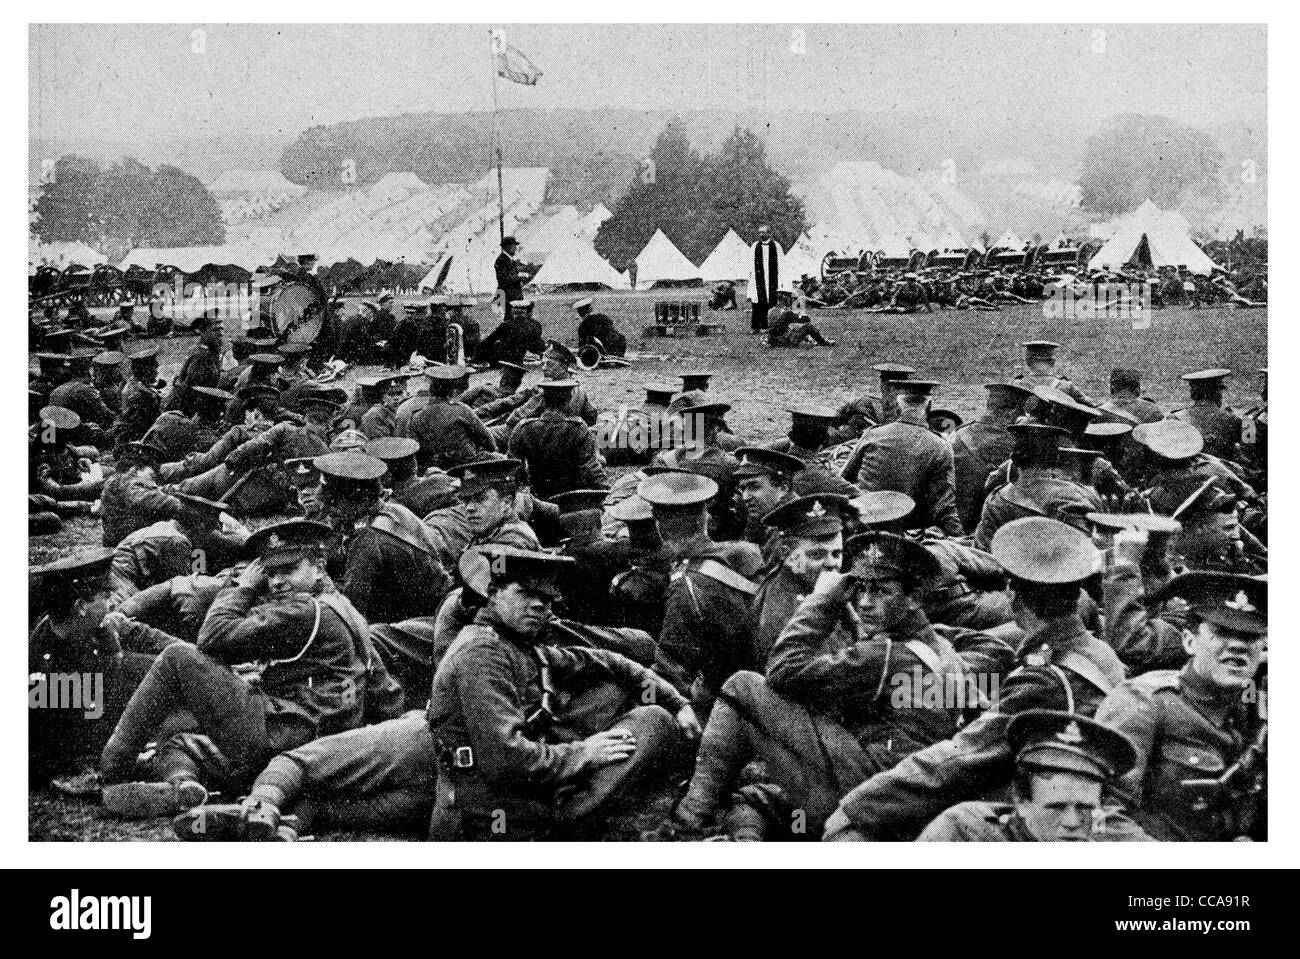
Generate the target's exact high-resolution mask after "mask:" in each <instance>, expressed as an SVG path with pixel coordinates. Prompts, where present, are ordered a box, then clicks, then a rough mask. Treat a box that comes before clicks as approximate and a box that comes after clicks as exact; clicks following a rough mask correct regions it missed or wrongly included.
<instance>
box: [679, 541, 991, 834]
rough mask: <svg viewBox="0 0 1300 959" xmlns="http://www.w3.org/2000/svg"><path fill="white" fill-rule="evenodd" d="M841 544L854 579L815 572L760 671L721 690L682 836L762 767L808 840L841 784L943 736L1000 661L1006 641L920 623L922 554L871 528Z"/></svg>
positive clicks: (926, 557) (687, 800)
mask: <svg viewBox="0 0 1300 959" xmlns="http://www.w3.org/2000/svg"><path fill="white" fill-rule="evenodd" d="M847 546H848V551H849V562H850V564H851V565H850V570H851V571H850V572H849V573H840V572H838V571H833V572H832V571H823V572H822V573H821V574H820V575H819V577H818V580H817V584H816V586H815V588H814V589H813V591H812V593H811V595H809V596H808V597H807V598H806V599H805V600H804V601H803V602H802V603H801V604H800V605H799V607H798V610H797V611H796V612H795V614H794V616H793V618H792V619H791V620H790V621H789V622H788V623H787V624H786V626H785V628H784V629H783V630H782V631H781V633H780V637H779V638H778V640H777V642H776V645H775V646H774V647H773V649H772V651H771V654H770V655H769V657H768V661H767V671H766V676H765V677H764V676H762V675H759V674H757V673H753V672H739V673H736V674H735V675H733V676H732V677H731V678H730V679H728V680H727V682H726V683H725V684H724V685H723V687H722V691H721V693H720V694H719V696H718V702H717V704H716V705H715V707H714V709H713V712H712V714H711V715H710V717H709V722H708V726H707V727H706V729H705V733H704V739H703V741H702V742H701V745H700V753H699V756H698V758H697V760H696V765H695V775H694V776H693V777H692V778H691V785H690V788H689V789H688V790H687V793H686V796H685V797H684V798H683V799H682V801H681V803H679V804H678V807H677V809H676V811H675V812H674V820H675V822H676V823H678V824H680V825H681V826H683V827H685V829H686V830H687V831H688V832H695V831H701V830H704V829H706V828H708V827H709V826H711V825H712V824H714V823H715V822H716V821H717V816H718V814H719V813H720V812H721V811H722V810H723V808H724V807H725V805H726V804H727V803H728V802H729V801H730V796H731V794H732V790H733V789H734V788H735V787H736V785H737V777H738V774H739V772H740V770H741V768H742V767H743V766H744V765H745V764H746V763H748V762H750V761H752V760H754V759H758V760H760V761H762V762H763V763H765V765H766V767H767V775H768V776H769V777H770V779H771V782H772V783H773V784H774V785H775V786H776V787H777V789H778V790H779V793H778V795H779V797H780V798H779V800H777V801H776V806H777V808H778V809H780V810H781V811H782V813H783V815H780V816H779V821H781V823H782V825H783V826H785V827H787V829H788V831H789V832H790V834H792V835H793V837H794V838H808V836H809V835H811V836H812V838H814V839H816V838H818V837H819V836H820V835H821V829H822V825H823V824H824V823H825V822H826V818H827V817H828V816H829V815H830V814H831V813H832V812H833V811H834V809H835V805H836V803H837V802H838V801H839V798H840V796H842V795H843V794H844V792H845V790H846V789H849V788H852V787H851V786H850V785H849V784H850V783H853V782H855V781H856V782H861V781H862V780H863V779H864V778H867V777H869V776H871V775H872V774H873V773H876V772H879V771H881V770H885V769H889V768H891V767H892V766H893V765H894V764H896V763H897V762H899V760H901V759H903V758H904V757H906V756H907V755H908V754H910V753H912V752H914V751H915V750H917V749H920V748H922V747H924V746H926V745H929V744H931V743H935V742H939V741H942V740H944V739H946V738H947V737H948V736H951V735H952V734H953V733H954V732H956V731H957V730H958V729H959V728H960V727H961V726H962V725H963V724H964V723H965V721H966V719H967V718H968V717H971V716H976V715H978V714H979V713H980V711H981V710H982V709H983V708H984V707H985V706H986V705H987V703H988V700H987V697H988V694H989V692H990V691H991V688H992V685H993V683H994V682H997V680H996V679H994V677H1000V676H1001V675H1002V674H1003V673H1004V672H1005V671H1006V669H1007V668H1008V667H1009V666H1010V664H1011V662H1012V660H1013V654H1012V650H1011V647H1010V646H1009V645H1008V644H1006V643H1005V642H1003V641H1001V640H999V639H996V638H994V637H992V636H987V635H984V634H981V633H972V632H970V631H965V630H962V631H956V630H945V631H943V632H940V631H939V630H936V629H935V628H934V627H932V626H931V625H930V623H929V621H928V620H927V619H926V617H925V613H924V611H923V610H922V609H921V606H920V602H919V600H918V598H917V591H918V588H919V585H920V582H921V580H922V579H923V578H924V577H925V576H927V575H929V574H930V573H931V572H932V571H933V570H934V568H935V560H934V557H932V556H931V555H930V554H929V552H927V551H926V550H925V548H924V547H922V546H920V545H919V544H917V543H914V542H912V541H911V540H909V539H906V538H904V537H901V536H895V535H892V534H890V533H876V532H871V533H862V534H860V535H858V536H855V537H853V538H852V539H850V541H849V543H848V544H847ZM954 644H955V645H954ZM958 646H960V647H961V651H959V650H958V648H957V647H958ZM936 692H937V693H938V694H937V695H936Z"/></svg>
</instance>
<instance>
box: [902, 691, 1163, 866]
mask: <svg viewBox="0 0 1300 959" xmlns="http://www.w3.org/2000/svg"><path fill="white" fill-rule="evenodd" d="M1007 747H1008V749H1009V750H1010V752H1011V753H1012V755H1014V756H1015V757H1016V775H1015V779H1014V781H1013V782H1012V784H1011V799H1012V801H1011V802H1010V803H991V802H978V801H972V802H964V803H958V804H957V805H956V806H953V807H952V808H950V809H946V810H944V811H943V812H942V813H940V814H939V816H938V817H937V818H936V819H935V820H934V822H932V823H930V825H928V826H926V827H925V829H924V830H922V832H921V835H919V836H917V837H916V841H917V842H1105V841H1107V840H1109V839H1116V840H1118V841H1120V842H1150V841H1153V840H1151V838H1150V837H1149V836H1146V835H1144V834H1141V833H1134V832H1132V831H1127V830H1126V831H1123V832H1118V833H1116V832H1111V831H1108V830H1107V829H1106V828H1105V823H1106V817H1107V809H1106V807H1105V806H1103V804H1102V801H1103V799H1102V794H1103V792H1104V791H1105V788H1106V787H1107V786H1109V785H1113V784H1114V783H1115V782H1116V780H1117V779H1118V778H1119V777H1121V776H1123V775H1124V774H1125V773H1127V772H1128V771H1129V770H1130V769H1132V768H1133V762H1134V759H1135V754H1134V749H1133V743H1132V742H1130V741H1129V739H1128V737H1127V736H1125V735H1124V734H1123V733H1120V732H1116V731H1115V730H1114V729H1112V728H1111V727H1109V726H1104V725H1102V724H1101V723H1099V722H1095V721H1093V720H1091V719H1085V718H1084V717H1082V716H1077V715H1075V714H1074V713H1060V712H1053V711H1052V710H1048V709H1030V710H1026V711H1025V712H1023V713H1020V714H1018V715H1017V716H1016V718H1015V719H1013V720H1011V722H1010V723H1009V724H1008V725H1007Z"/></svg>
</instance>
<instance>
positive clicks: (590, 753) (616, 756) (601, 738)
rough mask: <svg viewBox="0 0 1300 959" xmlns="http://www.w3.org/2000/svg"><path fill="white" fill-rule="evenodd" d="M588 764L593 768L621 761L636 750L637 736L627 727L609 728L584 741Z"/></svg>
mask: <svg viewBox="0 0 1300 959" xmlns="http://www.w3.org/2000/svg"><path fill="white" fill-rule="evenodd" d="M582 745H583V749H584V751H585V752H586V754H587V755H586V759H587V765H588V766H590V767H591V768H593V769H600V768H601V767H602V766H612V765H613V764H614V763H620V762H622V761H623V760H625V759H627V758H628V757H629V756H631V755H632V754H633V753H634V752H636V737H634V736H633V735H632V734H631V733H630V732H628V731H627V730H626V729H609V730H606V731H605V732H600V733H596V735H594V736H588V737H587V738H586V739H584V740H583V741H582Z"/></svg>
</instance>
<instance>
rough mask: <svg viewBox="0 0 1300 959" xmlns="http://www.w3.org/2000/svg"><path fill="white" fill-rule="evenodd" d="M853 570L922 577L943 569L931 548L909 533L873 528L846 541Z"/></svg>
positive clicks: (867, 575) (860, 574)
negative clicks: (895, 532)
mask: <svg viewBox="0 0 1300 959" xmlns="http://www.w3.org/2000/svg"><path fill="white" fill-rule="evenodd" d="M844 553H845V559H846V561H847V565H848V566H849V569H850V572H851V573H852V574H853V575H854V576H855V577H856V578H858V579H864V580H875V579H906V580H919V579H925V578H927V577H929V576H934V575H936V574H938V573H939V572H940V569H941V567H940V565H939V561H938V560H937V559H935V557H934V554H932V553H931V552H930V551H929V550H928V549H926V548H925V547H924V546H922V545H921V544H920V543H918V542H916V541H915V540H912V539H908V538H907V537H906V536H896V535H895V534H893V533H882V532H880V531H879V530H872V531H871V532H869V533H858V534H857V535H856V536H850V537H849V538H848V540H847V541H846V542H845V543H844Z"/></svg>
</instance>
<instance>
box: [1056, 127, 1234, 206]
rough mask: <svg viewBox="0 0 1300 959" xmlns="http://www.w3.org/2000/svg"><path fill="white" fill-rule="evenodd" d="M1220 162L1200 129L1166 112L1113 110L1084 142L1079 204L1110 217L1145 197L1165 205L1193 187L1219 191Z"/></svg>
mask: <svg viewBox="0 0 1300 959" xmlns="http://www.w3.org/2000/svg"><path fill="white" fill-rule="evenodd" d="M1222 164H1223V153H1222V151H1221V150H1220V149H1219V147H1218V146H1217V145H1216V144H1215V143H1214V141H1213V140H1212V139H1210V137H1209V136H1208V135H1206V134H1205V133H1202V132H1201V131H1200V130H1197V129H1195V128H1193V127H1189V126H1187V125H1186V124H1183V123H1179V122H1178V121H1177V120H1171V119H1169V118H1168V117H1159V116H1147V115H1145V114H1139V113H1123V114H1118V115H1116V116H1113V117H1111V118H1109V119H1108V120H1107V121H1106V122H1105V123H1104V124H1103V126H1102V128H1101V129H1100V130H1098V131H1097V132H1096V133H1094V134H1093V135H1092V136H1090V137H1088V140H1087V142H1086V143H1085V144H1084V151H1083V165H1082V173H1081V175H1080V178H1079V188H1080V194H1081V196H1080V201H1081V206H1082V207H1083V209H1084V210H1086V211H1087V212H1089V213H1092V214H1094V215H1097V216H1102V217H1111V216H1119V215H1121V214H1123V213H1127V212H1128V211H1130V210H1132V209H1133V208H1135V207H1137V206H1139V205H1140V204H1141V203H1142V201H1143V200H1146V199H1150V200H1151V201H1152V202H1154V203H1155V204H1156V206H1158V207H1160V208H1162V209H1170V208H1172V207H1176V206H1177V205H1178V204H1179V201H1180V199H1181V198H1182V197H1183V196H1184V194H1186V193H1188V192H1189V191H1192V190H1196V191H1203V192H1206V193H1208V194H1209V195H1211V196H1213V197H1218V196H1220V195H1221V193H1222V185H1221V183H1220V180H1219V170H1220V168H1221V166H1222Z"/></svg>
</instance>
